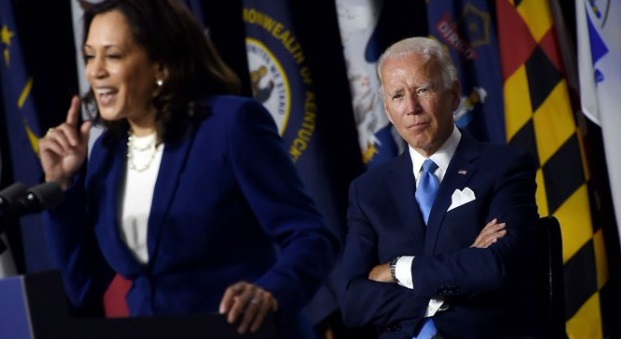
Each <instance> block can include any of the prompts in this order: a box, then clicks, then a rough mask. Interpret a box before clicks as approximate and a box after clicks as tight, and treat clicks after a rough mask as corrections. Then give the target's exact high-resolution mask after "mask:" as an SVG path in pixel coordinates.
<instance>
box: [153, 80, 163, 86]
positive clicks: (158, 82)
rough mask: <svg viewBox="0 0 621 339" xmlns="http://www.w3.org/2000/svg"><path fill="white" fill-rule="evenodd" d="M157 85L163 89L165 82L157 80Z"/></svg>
mask: <svg viewBox="0 0 621 339" xmlns="http://www.w3.org/2000/svg"><path fill="white" fill-rule="evenodd" d="M155 84H156V85H157V87H162V85H163V84H164V80H162V79H157V80H155Z"/></svg>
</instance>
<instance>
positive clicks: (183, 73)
mask: <svg viewBox="0 0 621 339" xmlns="http://www.w3.org/2000/svg"><path fill="white" fill-rule="evenodd" d="M110 11H118V12H120V13H121V14H122V15H123V16H124V17H125V19H126V20H127V22H128V25H129V27H130V30H131V32H132V34H133V38H134V40H135V41H136V43H137V44H138V45H140V46H142V47H143V48H144V49H145V50H146V53H147V55H148V57H149V58H150V59H151V60H152V61H154V62H158V63H160V64H162V65H163V66H164V67H166V68H167V69H168V77H167V78H166V80H165V82H164V83H163V84H162V86H161V87H160V90H159V91H158V93H157V95H156V96H155V97H154V98H153V99H152V100H153V105H154V106H155V107H156V109H157V116H156V124H157V135H158V138H159V139H160V140H170V138H174V137H178V136H180V134H179V133H183V132H184V127H186V126H188V122H189V121H191V120H193V119H195V118H201V117H202V116H204V114H206V112H205V110H204V108H203V107H202V106H201V102H202V101H203V100H204V98H205V97H206V96H209V95H217V94H239V93H241V81H240V80H239V78H238V77H237V75H236V74H235V73H234V72H233V70H232V69H231V68H229V66H228V65H227V64H226V63H225V62H224V60H223V59H222V58H221V57H220V55H219V54H218V51H217V50H216V48H215V46H214V45H213V43H212V42H211V40H210V38H209V36H208V35H207V34H206V31H205V29H204V28H203V26H202V25H201V24H200V23H199V22H198V21H197V20H196V18H195V17H194V16H193V14H192V12H190V11H189V10H188V8H187V7H186V6H185V5H184V4H183V3H182V2H181V1H180V0H106V1H103V2H101V3H98V4H94V5H92V6H91V7H89V8H87V9H86V10H85V13H84V38H83V42H82V43H83V45H84V44H85V43H86V38H87V36H88V33H89V29H90V26H91V23H92V21H93V19H94V18H95V16H97V15H99V14H102V13H107V12H110ZM153 86H154V87H155V84H154V85H153ZM84 100H85V103H86V106H87V107H88V109H89V111H90V110H94V111H95V112H94V114H91V115H92V116H95V117H96V118H99V112H98V111H97V105H96V102H95V98H94V93H93V90H92V89H90V90H89V92H88V93H87V94H86V95H85V97H84ZM101 122H102V123H103V125H104V126H105V127H106V128H107V129H108V130H109V131H110V132H111V134H112V135H115V136H118V135H120V134H121V133H125V132H126V131H127V129H128V122H127V121H126V120H125V119H122V120H119V121H101Z"/></svg>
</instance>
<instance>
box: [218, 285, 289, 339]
mask: <svg viewBox="0 0 621 339" xmlns="http://www.w3.org/2000/svg"><path fill="white" fill-rule="evenodd" d="M277 310H278V300H276V298H274V296H273V295H272V293H270V292H269V291H266V290H264V289H262V288H261V287H259V286H257V285H255V284H252V283H249V282H246V281H240V282H237V283H235V284H233V285H231V286H229V287H228V288H227V289H226V291H225V292H224V296H223V297H222V301H220V313H221V314H227V318H226V319H227V321H228V322H229V323H230V324H232V323H234V322H236V321H237V319H239V318H240V316H241V317H242V318H241V323H240V324H239V327H238V328H237V332H239V333H240V334H241V333H246V331H247V330H248V329H249V328H250V331H251V332H256V331H257V330H258V329H259V328H260V327H261V325H263V321H264V320H265V317H266V316H267V314H268V313H269V312H276V311H277Z"/></svg>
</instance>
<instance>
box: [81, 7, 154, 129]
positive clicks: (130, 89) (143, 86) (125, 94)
mask: <svg viewBox="0 0 621 339" xmlns="http://www.w3.org/2000/svg"><path fill="white" fill-rule="evenodd" d="M84 58H85V62H86V77H87V79H88V82H89V83H90V85H91V88H92V90H93V93H94V94H95V98H96V100H97V105H98V107H99V112H100V114H101V117H102V118H103V119H105V120H119V119H123V118H127V119H128V120H130V123H131V124H132V125H135V124H138V125H141V124H145V123H146V124H148V125H152V123H153V121H154V120H155V107H154V106H153V104H152V101H151V99H152V98H153V96H154V95H155V93H156V91H157V90H158V88H157V85H156V80H158V79H162V80H164V72H163V71H162V67H161V66H160V64H159V63H156V62H153V61H152V60H150V58H149V56H148V55H147V51H146V49H145V48H144V47H143V46H141V45H139V44H137V43H136V41H135V40H134V36H133V34H132V32H131V29H130V27H129V25H128V23H127V20H126V19H125V16H124V15H123V14H122V13H121V12H119V11H110V12H106V13H102V14H98V15H96V16H95V17H94V19H93V21H92V22H91V25H90V29H89V32H88V36H87V39H86V42H85V44H84Z"/></svg>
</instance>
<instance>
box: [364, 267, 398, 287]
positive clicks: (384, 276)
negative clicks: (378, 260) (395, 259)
mask: <svg viewBox="0 0 621 339" xmlns="http://www.w3.org/2000/svg"><path fill="white" fill-rule="evenodd" d="M369 280H373V281H377V282H386V283H394V282H395V281H394V280H392V276H391V275H390V263H385V264H381V265H377V266H375V267H373V269H372V270H371V272H369Z"/></svg>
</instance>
